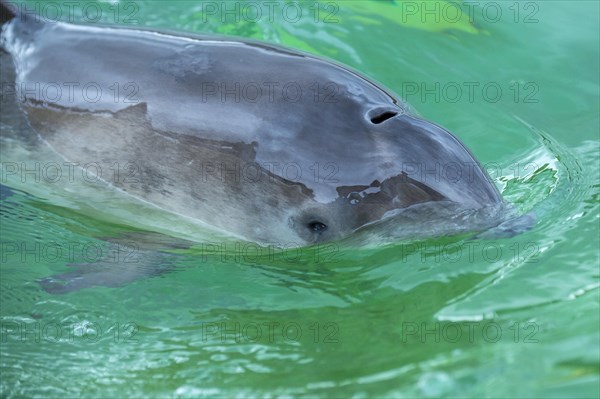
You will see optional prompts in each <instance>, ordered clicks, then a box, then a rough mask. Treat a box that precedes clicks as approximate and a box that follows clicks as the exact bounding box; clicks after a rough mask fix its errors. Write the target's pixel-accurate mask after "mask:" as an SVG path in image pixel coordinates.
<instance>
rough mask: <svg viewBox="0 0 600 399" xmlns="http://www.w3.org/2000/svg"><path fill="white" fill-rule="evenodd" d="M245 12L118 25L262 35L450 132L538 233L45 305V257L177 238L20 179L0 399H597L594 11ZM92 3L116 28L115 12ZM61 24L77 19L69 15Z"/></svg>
mask: <svg viewBox="0 0 600 399" xmlns="http://www.w3.org/2000/svg"><path fill="white" fill-rule="evenodd" d="M208 3H210V4H212V6H214V7H216V11H215V9H214V8H206V7H207V4H208ZM247 3H254V4H259V5H261V4H262V5H263V6H262V8H263V15H262V16H261V17H260V18H258V17H257V15H256V14H253V13H252V12H253V10H252V9H249V8H246V9H245V12H246V14H241V15H242V17H241V20H240V21H234V20H233V17H232V16H231V15H230V16H229V17H227V18H226V19H225V22H223V21H222V20H221V17H222V16H223V13H222V12H221V11H222V7H225V6H224V5H223V3H221V2H205V4H204V8H203V7H202V6H201V3H200V2H192V1H169V2H166V1H145V2H141V1H138V2H136V3H129V2H125V1H122V2H121V3H120V4H119V6H120V7H121V8H120V14H119V16H118V18H117V20H118V22H120V23H121V24H123V22H126V23H125V24H126V25H132V24H138V25H142V26H147V27H155V28H161V29H175V30H187V31H193V32H200V33H219V34H227V35H234V36H242V37H251V38H256V39H262V40H265V41H269V42H273V43H280V44H283V45H287V46H290V47H295V48H299V49H302V50H305V51H309V52H312V53H314V54H319V55H322V56H326V57H329V58H332V59H335V60H337V61H340V62H342V63H345V64H347V65H350V66H351V67H353V68H355V69H357V70H359V71H361V72H363V73H364V74H366V75H368V76H370V77H372V78H373V79H375V80H377V81H379V82H381V83H382V84H384V85H385V86H386V87H388V88H390V89H391V90H393V91H395V92H396V93H398V94H399V95H403V96H404V97H405V98H406V99H407V100H408V102H410V103H411V105H412V106H413V107H414V108H415V109H416V110H417V111H418V112H419V113H420V114H421V115H423V116H424V117H426V118H427V119H430V120H432V121H434V122H436V123H439V124H441V125H443V126H445V127H447V128H448V129H449V130H451V131H453V132H455V133H456V134H457V135H458V136H459V137H460V138H461V139H462V140H463V141H464V142H465V143H466V145H467V146H468V147H469V148H470V149H471V150H472V151H473V153H474V154H475V155H476V156H477V158H478V159H479V160H480V161H481V162H482V163H483V164H486V165H487V166H488V168H489V171H490V174H491V175H492V177H493V179H494V181H495V182H496V183H497V185H498V187H499V188H500V189H501V190H502V193H503V195H504V197H505V198H506V199H507V200H509V201H510V202H513V203H514V204H516V206H517V207H518V209H519V210H520V211H522V212H528V211H535V212H536V213H537V215H538V223H537V225H536V226H535V227H534V228H533V229H532V230H531V231H528V232H526V233H524V234H521V235H518V236H516V237H513V238H508V239H499V240H483V239H478V240H467V239H464V237H448V238H439V239H432V240H427V241H420V242H409V243H406V242H404V243H395V244H388V245H385V246H381V247H375V248H356V247H349V246H345V245H344V244H343V243H341V244H339V245H337V246H335V247H332V248H333V249H332V248H325V249H323V248H312V249H305V250H303V251H302V252H301V253H300V254H299V255H298V254H295V253H292V254H289V253H287V254H280V253H275V254H273V255H272V256H271V255H269V256H262V257H256V256H254V252H252V251H251V250H247V251H246V249H247V248H241V249H240V248H236V247H234V246H229V247H227V249H226V252H225V255H226V256H223V253H221V254H219V253H213V252H210V253H209V252H207V251H203V250H202V249H198V248H196V249H192V250H189V251H187V252H184V256H182V257H180V258H179V260H178V261H177V265H176V268H175V270H174V271H172V272H170V273H166V274H162V275H160V276H157V277H153V278H147V279H144V280H139V281H137V282H134V283H132V284H129V285H127V286H124V287H120V288H103V287H98V288H90V289H86V290H82V291H79V292H75V293H71V294H67V295H60V296H58V295H50V294H47V293H45V292H44V291H42V290H41V289H40V287H39V285H38V283H37V282H36V280H38V279H41V278H44V277H47V276H50V275H52V274H57V273H61V272H65V271H66V270H68V268H69V266H67V263H69V262H68V259H66V257H67V255H66V254H62V255H63V257H62V258H60V259H54V258H53V252H52V251H51V248H50V249H48V251H49V252H44V249H43V248H45V247H44V245H48V244H49V243H60V245H62V246H63V247H66V246H68V245H69V244H79V245H84V244H90V245H101V244H99V243H101V241H99V240H98V239H97V237H103V236H114V235H117V234H119V233H122V232H126V231H129V230H131V229H132V227H128V226H133V225H135V226H136V227H139V224H140V223H141V224H143V223H144V222H145V220H143V221H140V219H144V217H145V218H147V219H150V218H152V219H156V220H159V221H160V220H162V221H163V222H164V223H162V224H161V223H159V222H157V223H156V225H164V226H167V225H168V224H169V223H170V224H178V223H175V222H174V221H173V220H172V219H171V218H172V217H171V216H169V215H161V214H156V215H155V214H151V213H144V212H139V213H138V214H137V215H136V216H135V217H132V218H129V219H130V220H131V222H130V221H128V218H124V217H120V218H117V219H120V222H119V223H116V222H115V220H111V219H110V217H108V216H106V215H108V214H110V213H111V209H110V206H109V205H102V206H100V207H101V208H105V211H106V215H105V216H100V215H101V212H97V211H95V210H93V209H89V208H86V206H85V204H83V203H79V204H78V203H77V201H74V200H71V198H70V195H71V194H70V193H69V191H68V190H64V188H63V187H61V186H60V185H56V184H55V185H51V186H43V185H40V184H37V183H36V182H35V181H33V182H31V181H30V182H28V183H27V184H25V185H20V187H19V189H20V190H23V191H24V192H27V193H30V194H35V196H31V195H26V194H25V193H22V192H20V191H15V193H14V195H12V196H8V197H6V198H5V199H4V200H3V202H2V207H1V216H2V219H1V221H2V222H1V223H2V225H1V240H2V245H3V247H2V250H3V254H2V259H1V260H2V263H1V265H0V266H1V268H0V271H1V294H0V298H1V321H2V339H1V342H0V353H1V358H0V364H1V379H0V394H1V395H2V396H3V397H44V398H47V397H82V396H84V397H93V398H98V397H148V396H150V397H205V396H206V397H303V396H311V397H313V396H322V397H357V398H359V397H503V398H504V397H520V398H521V397H598V396H599V395H600V387H599V384H600V382H599V377H598V376H599V374H600V360H599V358H600V344H599V342H600V336H599V331H600V312H599V309H598V308H599V290H598V287H599V284H598V278H599V275H600V270H599V250H598V246H599V240H600V237H599V206H598V193H599V173H600V167H599V159H600V158H599V150H598V149H599V132H600V126H599V111H598V110H599V76H600V73H599V72H600V68H599V46H600V43H599V41H600V40H599V36H600V35H599V31H598V24H599V21H598V20H599V6H598V2H596V1H547V2H519V3H516V2H513V1H507V2H483V1H481V2H477V5H472V6H467V5H465V4H462V3H455V4H459V6H460V7H462V8H461V10H462V11H463V12H464V13H465V14H464V15H463V17H462V18H455V10H454V9H452V8H444V7H450V6H448V4H447V3H438V7H439V10H440V11H439V13H437V15H440V14H441V15H442V18H440V20H439V21H438V22H436V21H435V19H436V14H435V11H434V14H426V13H423V12H422V11H423V9H422V8H421V7H424V5H423V3H421V2H412V3H401V2H399V1H396V2H392V1H378V2H374V1H340V2H329V3H328V2H322V3H319V4H318V7H317V8H315V3H314V2H313V1H310V2H301V3H292V5H291V6H289V7H288V8H286V10H287V11H288V14H287V17H284V16H282V11H283V9H284V6H285V4H288V3H279V4H278V5H276V6H273V7H274V9H273V20H274V22H273V23H270V21H269V19H270V15H269V14H268V11H266V10H268V8H266V7H267V6H264V4H263V3H264V2H246V3H244V2H242V3H237V4H239V5H240V7H244V6H246V5H247ZM27 4H28V5H30V6H31V7H34V6H35V5H36V4H38V6H39V4H42V3H40V2H35V1H28V2H27ZM78 4H79V3H78ZM81 4H82V5H83V6H85V5H86V4H88V3H81ZM81 4H80V5H81ZM94 4H96V3H94ZM97 4H99V5H100V6H101V7H102V10H104V14H103V18H102V21H103V22H105V23H114V22H115V21H114V19H115V18H114V15H115V14H114V13H112V14H111V10H114V8H113V9H111V7H115V6H111V5H110V3H107V2H100V1H99V2H97ZM235 4H236V3H235V2H229V3H228V6H229V7H231V8H233V9H234V10H235V8H234V7H235ZM298 4H300V6H301V9H302V11H303V15H302V17H301V18H300V19H298V20H297V21H296V14H295V13H294V12H296V11H297V9H296V7H295V5H298ZM432 4H433V3H428V5H429V6H431V8H432V9H434V10H435V8H433V7H435V5H432ZM290 7H293V8H290ZM411 7H413V8H411ZM414 7H417V10H416V11H415V8H414ZM452 7H455V6H452ZM317 9H318V10H319V12H318V14H317V11H316V10H317ZM498 9H499V10H500V11H501V15H499V14H498V13H497V12H498ZM94 10H95V8H94V9H88V12H89V13H92V12H93V11H94ZM78 11H79V12H78ZM471 11H472V12H473V14H472V15H473V18H472V20H470V18H469V17H468V15H469V12H471ZM48 12H50V11H48ZM234 12H235V11H234ZM242 12H244V10H243V9H241V8H240V11H239V13H242ZM89 15H92V16H93V14H89ZM465 15H466V16H465ZM129 16H132V17H133V18H134V19H135V21H134V20H132V19H127V20H125V18H127V17H129ZM74 19H75V20H76V21H79V22H86V21H85V18H82V14H81V7H79V8H77V7H76V8H75V13H74ZM87 19H88V20H87V23H91V21H89V19H90V18H87ZM63 20H66V16H65V15H63ZM469 87H472V88H473V91H472V92H471V91H469ZM457 88H460V89H461V90H462V92H459V91H458V90H457ZM498 88H499V89H500V90H501V94H499V93H500V92H498ZM15 151H16V150H15ZM21 156H23V157H26V156H27V155H21V153H18V152H13V148H12V147H10V146H6V147H3V149H2V157H3V159H8V158H10V159H19V160H22V162H27V161H31V160H30V159H27V158H24V159H22V158H19V157H21ZM3 176H4V175H3ZM3 183H7V182H5V181H3ZM7 184H8V183H7ZM136 206H137V205H136ZM115 208H117V206H115ZM132 208H133V207H132ZM115 212H116V209H115ZM181 226H183V223H182V224H181ZM182 229H183V227H182ZM183 230H184V229H183ZM168 231H169V228H168V227H164V228H163V229H162V232H168ZM15 243H17V244H18V245H21V247H19V248H20V249H19V250H18V251H16V252H17V253H16V254H15V253H14V252H15V251H14V246H8V245H13V244H15ZM36 244H37V245H39V246H38V247H36ZM22 245H24V247H22ZM22 248H25V249H26V250H25V251H23V250H22ZM32 248H33V250H31V249H32ZM36 248H38V249H36ZM39 248H41V249H39ZM48 248H49V247H48ZM251 249H254V248H251ZM28 251H29V252H28ZM332 251H333V252H332ZM284 255H285V256H284ZM74 256H75V257H76V260H79V261H81V258H82V256H83V255H82V253H81V252H75V255H74ZM58 325H61V326H62V327H61V329H60V334H59V333H58V329H57V326H58Z"/></svg>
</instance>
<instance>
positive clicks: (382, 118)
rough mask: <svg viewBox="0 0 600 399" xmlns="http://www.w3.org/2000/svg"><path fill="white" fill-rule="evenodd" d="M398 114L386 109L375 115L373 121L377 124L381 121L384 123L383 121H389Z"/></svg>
mask: <svg viewBox="0 0 600 399" xmlns="http://www.w3.org/2000/svg"><path fill="white" fill-rule="evenodd" d="M396 115H398V113H397V112H394V111H385V112H383V113H381V114H379V115H375V116H374V117H372V118H371V122H372V123H373V124H375V125H379V124H380V123H383V122H385V121H387V120H388V119H390V118H393V117H394V116H396Z"/></svg>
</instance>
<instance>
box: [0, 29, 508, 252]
mask: <svg viewBox="0 0 600 399" xmlns="http://www.w3.org/2000/svg"><path fill="white" fill-rule="evenodd" d="M2 47H3V48H4V49H5V50H7V51H8V52H9V53H10V54H11V55H12V59H13V61H14V64H15V67H16V70H17V72H18V73H17V77H16V82H15V88H16V92H17V98H18V100H19V101H20V102H21V107H22V109H23V110H24V111H25V113H26V115H27V118H28V120H29V123H30V125H31V126H32V127H33V129H35V131H36V132H37V133H38V134H39V135H40V136H41V137H42V139H43V140H44V141H45V142H46V143H47V144H48V145H50V146H51V147H52V148H53V149H54V150H55V151H57V152H58V153H59V154H61V155H62V156H63V157H64V158H65V160H67V161H69V162H76V163H79V164H80V165H85V164H90V163H95V164H97V165H98V166H99V168H100V169H101V170H102V171H109V170H114V165H115V164H116V165H119V167H120V168H122V170H126V171H127V172H126V173H124V175H125V176H120V177H119V178H114V176H113V175H111V176H110V177H108V176H106V174H105V175H104V176H103V178H104V179H105V180H107V182H109V183H110V184H112V185H113V186H115V187H117V188H119V189H121V190H124V191H126V192H127V193H128V194H130V195H132V196H134V197H136V198H139V199H142V200H144V201H147V202H150V203H152V204H154V205H156V206H159V207H161V208H164V209H166V210H168V211H170V212H174V213H179V214H182V215H187V216H190V217H193V218H196V219H198V220H201V221H203V222H206V223H207V224H209V225H212V226H214V227H216V228H218V229H221V230H224V231H228V232H230V233H232V234H234V235H236V236H238V237H241V238H243V239H247V240H251V241H255V242H267V243H281V244H282V245H284V246H289V245H290V244H291V245H297V246H302V245H308V244H311V243H315V242H324V241H330V240H337V239H340V238H343V237H347V236H349V235H351V234H353V233H354V232H355V231H357V230H360V229H361V228H363V227H364V226H372V225H373V224H376V223H377V222H379V221H381V220H383V219H384V220H385V223H384V224H385V225H386V226H390V225H391V224H395V225H396V230H398V231H401V230H402V229H401V228H398V226H400V227H401V225H402V223H406V222H405V221H404V220H405V219H403V217H402V215H403V211H405V210H412V214H414V209H415V205H419V209H420V211H419V212H422V213H421V215H422V218H421V219H422V222H423V226H424V229H425V226H426V223H427V222H428V216H429V215H430V214H432V213H435V214H436V218H437V219H436V220H437V221H438V222H439V214H440V213H439V212H438V211H439V210H442V211H443V212H446V213H447V215H448V217H450V216H451V215H452V214H456V213H457V212H461V211H464V210H477V209H482V208H485V207H489V206H495V205H498V204H501V203H502V198H501V196H500V194H499V192H498V190H497V189H496V187H495V186H494V185H493V184H492V183H491V182H490V179H489V177H488V176H487V174H486V173H485V172H484V171H483V170H482V169H481V167H480V166H479V164H478V162H477V161H476V159H475V158H474V157H473V155H472V154H471V153H470V152H469V150H467V149H466V148H465V146H464V145H463V144H462V143H461V142H460V140H458V139H457V138H456V137H455V136H454V135H453V134H451V133H450V132H448V131H447V130H446V129H444V128H442V127H440V126H438V125H436V124H434V123H431V122H428V121H426V120H423V119H421V118H419V117H417V116H414V115H412V114H411V113H410V112H409V110H408V107H407V106H406V105H405V104H404V103H403V102H402V101H401V100H399V99H398V98H396V97H395V96H394V95H393V94H391V93H390V92H389V91H387V90H385V89H383V88H382V87H381V86H380V85H377V84H375V83H373V82H372V81H370V80H369V79H367V78H365V77H363V76H361V75H360V74H358V73H356V72H354V71H352V70H350V69H348V68H347V67H344V66H341V65H338V64H336V63H333V62H331V61H327V60H323V59H321V58H317V57H315V56H311V55H307V54H304V53H300V52H296V51H293V50H288V49H283V48H279V47H276V46H272V45H269V44H263V43H256V42H251V41H233V40H231V39H225V38H214V37H213V38H206V37H199V36H192V35H186V36H183V35H182V34H175V33H158V32H150V31H143V30H131V29H118V28H102V27H86V26H77V25H69V24H56V23H42V22H39V21H33V20H31V19H24V18H21V17H18V18H15V19H13V20H12V21H11V22H9V23H8V24H5V25H4V26H3V32H2ZM3 62H5V61H4V58H3ZM36 85H37V89H36V88H35V87H36ZM32 87H33V88H34V89H33V90H31V88H32ZM23 88H25V89H23ZM27 88H29V89H27ZM57 88H58V89H57ZM421 209H422V210H421ZM443 212H442V213H443ZM410 223H412V224H414V223H415V218H414V217H413V216H411V218H410ZM400 235H401V234H399V236H400Z"/></svg>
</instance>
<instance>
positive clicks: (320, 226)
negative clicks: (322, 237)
mask: <svg viewBox="0 0 600 399" xmlns="http://www.w3.org/2000/svg"><path fill="white" fill-rule="evenodd" d="M307 227H308V228H309V229H310V231H312V232H315V233H322V232H324V231H325V230H327V225H326V224H324V223H321V222H318V221H315V222H310V223H309V224H308V225H307Z"/></svg>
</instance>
